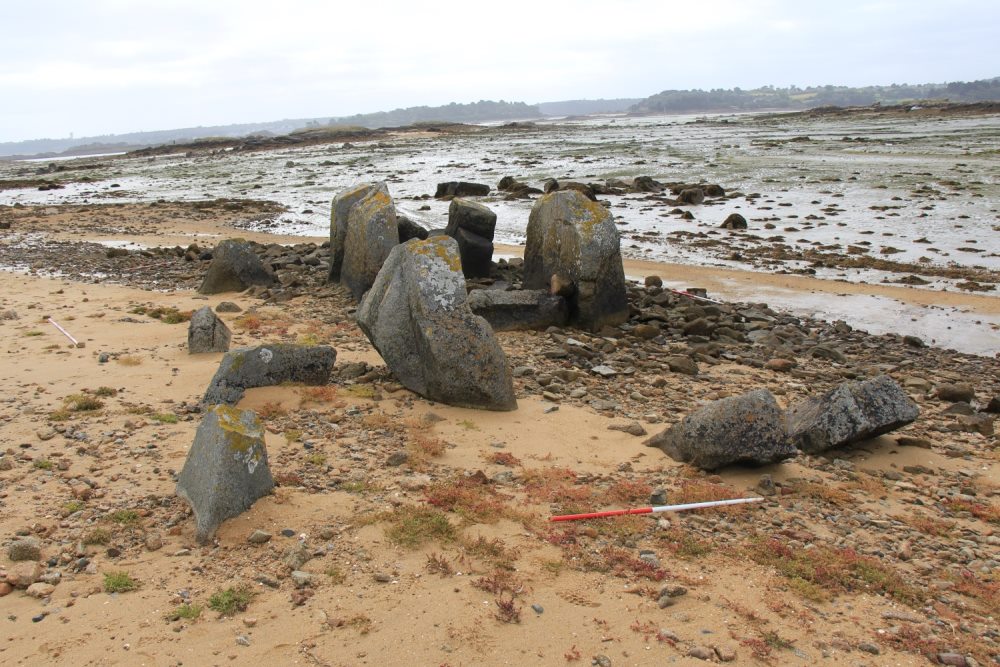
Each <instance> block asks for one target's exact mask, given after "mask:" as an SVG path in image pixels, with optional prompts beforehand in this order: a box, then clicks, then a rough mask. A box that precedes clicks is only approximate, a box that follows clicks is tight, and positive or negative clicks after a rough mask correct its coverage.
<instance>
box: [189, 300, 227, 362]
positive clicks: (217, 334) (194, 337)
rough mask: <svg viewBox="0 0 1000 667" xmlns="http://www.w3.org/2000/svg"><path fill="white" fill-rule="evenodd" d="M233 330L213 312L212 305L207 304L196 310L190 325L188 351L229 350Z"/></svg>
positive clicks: (191, 352) (190, 352)
mask: <svg viewBox="0 0 1000 667" xmlns="http://www.w3.org/2000/svg"><path fill="white" fill-rule="evenodd" d="M231 339H232V332H230V331H229V327H227V326H226V323H225V322H223V321H222V320H221V319H220V318H219V316H218V315H216V314H215V313H213V312H212V308H211V306H205V307H203V308H199V309H198V310H196V311H195V313H194V315H192V316H191V323H190V324H189V325H188V353H189V354H201V353H203V352H228V351H229V342H230V340H231Z"/></svg>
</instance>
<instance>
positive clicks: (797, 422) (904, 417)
mask: <svg viewBox="0 0 1000 667" xmlns="http://www.w3.org/2000/svg"><path fill="white" fill-rule="evenodd" d="M919 415H920V409H919V408H918V407H917V404H916V403H914V402H913V401H912V400H910V397H909V396H908V395H907V394H906V392H905V391H904V390H903V388H902V387H900V386H899V385H898V384H896V381H895V380H893V379H892V378H890V377H889V376H888V375H880V376H878V377H876V378H874V379H872V380H866V381H863V382H856V381H854V382H845V383H843V384H841V385H839V386H838V387H836V388H834V389H832V390H831V391H828V392H826V393H825V394H822V395H820V396H812V397H810V398H807V399H805V400H804V401H801V402H800V403H797V404H795V405H793V406H791V407H790V408H789V409H788V411H787V413H786V414H785V422H786V425H787V428H788V434H789V437H790V438H791V439H792V442H793V443H794V445H795V446H796V447H798V448H799V449H801V450H802V451H803V452H807V453H810V454H812V453H815V452H822V451H824V450H827V449H831V448H834V447H843V446H845V445H850V444H852V443H855V442H858V441H860V440H865V439H867V438H874V437H875V436H878V435H882V434H884V433H889V432H890V431H894V430H896V429H897V428H900V427H901V426H906V425H907V424H909V423H911V422H913V421H914V420H915V419H916V418H917V417H918V416H919Z"/></svg>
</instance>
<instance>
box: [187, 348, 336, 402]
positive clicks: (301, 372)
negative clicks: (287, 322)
mask: <svg viewBox="0 0 1000 667" xmlns="http://www.w3.org/2000/svg"><path fill="white" fill-rule="evenodd" d="M336 360H337V351H336V350H334V349H333V348H332V347H329V346H327V345H291V344H288V343H280V344H277V345H261V346H260V347H252V348H246V347H245V348H239V349H236V350H231V351H229V352H227V353H226V356H224V357H222V362H221V363H220V364H219V369H218V370H217V371H215V376H214V377H212V381H211V382H210V383H209V385H208V389H207V390H206V391H205V397H204V398H203V399H202V402H203V403H204V404H205V405H216V404H219V403H224V404H227V405H235V404H236V403H238V402H239V400H240V399H241V398H243V392H244V391H246V390H247V389H251V388H253V387H270V386H273V385H276V384H281V383H282V382H302V383H304V384H312V385H320V384H326V383H327V382H328V381H329V380H330V373H331V372H332V371H333V364H334V362H335V361H336Z"/></svg>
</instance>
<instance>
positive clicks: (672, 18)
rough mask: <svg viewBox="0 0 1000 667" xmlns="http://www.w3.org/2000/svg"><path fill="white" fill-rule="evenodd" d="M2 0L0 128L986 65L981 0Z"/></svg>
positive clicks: (201, 118) (848, 81)
mask: <svg viewBox="0 0 1000 667" xmlns="http://www.w3.org/2000/svg"><path fill="white" fill-rule="evenodd" d="M10 5H13V6H10ZM0 14H2V15H3V20H2V22H0V24H2V25H3V26H4V28H5V29H4V30H3V32H4V37H3V39H0V96H2V99H3V104H2V105H0V141H11V140H21V139H31V138H40V137H62V136H67V135H68V134H69V133H70V132H73V133H75V134H76V136H86V135H98V134H106V133H120V132H129V131H138V130H154V129H167V128H175V127H186V126H194V125H217V124H229V123H236V122H254V121H267V120H277V119H281V118H303V117H330V116H341V115H348V114H353V113H366V112H371V111H380V110H387V109H392V108H397V107H407V106H414V105H421V104H427V105H437V104H446V103H448V102H453V101H454V102H469V101H475V100H479V99H494V100H496V99H506V100H517V101H525V102H529V103H532V102H539V101H551V100H560V99H572V98H587V97H589V98H594V97H606V98H607V97H645V96H647V95H650V94H653V93H656V92H659V91H661V90H664V89H668V88H677V89H683V88H704V89H709V88H730V87H733V86H740V87H743V88H752V87H756V86H760V85H767V84H773V85H778V86H783V85H788V84H797V85H801V86H805V85H811V84H827V83H833V84H844V85H870V84H889V83H924V82H938V81H953V80H972V79H979V78H986V77H991V76H996V75H998V74H1000V49H997V47H996V46H995V41H996V35H997V34H1000V3H996V2H995V0H953V1H951V2H947V3H945V2H919V1H910V2H904V1H894V0H886V1H868V2H863V1H856V0H845V1H842V2H839V3H826V2H823V3H814V2H800V1H799V2H793V1H789V0H755V1H750V0H747V1H736V0H721V1H714V2H702V3H689V2H684V3H681V2H674V1H664V0H659V1H657V0H619V1H618V2H606V1H605V2H596V1H591V0H577V1H573V2H569V1H565V0H549V2H544V3H540V2H524V1H522V0H508V1H507V2H505V3H482V2H471V1H469V0H466V1H465V2H455V1H451V0H446V1H443V2H435V3H432V4H430V3H427V4H424V3H421V4H419V5H418V4H416V3H412V2H396V1H389V0H372V1H370V2H367V3H329V2H318V1H316V2H314V1H307V0H286V2H284V3H274V2H267V3H265V2H260V1H258V0H239V1H236V0H208V1H206V0H200V1H197V2H196V1H193V0H170V1H164V0H147V1H145V2H143V1H141V0H135V1H130V0H90V1H88V2H85V3H82V2H78V1H76V0H35V2H33V3H8V6H6V7H4V8H3V9H2V10H0Z"/></svg>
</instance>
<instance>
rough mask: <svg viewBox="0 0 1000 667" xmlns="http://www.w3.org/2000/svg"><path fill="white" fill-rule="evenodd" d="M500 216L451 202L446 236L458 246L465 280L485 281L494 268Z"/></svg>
mask: <svg viewBox="0 0 1000 667" xmlns="http://www.w3.org/2000/svg"><path fill="white" fill-rule="evenodd" d="M496 226H497V214H496V213H494V212H493V211H491V210H490V209H488V208H486V207H485V206H483V205H482V204H477V203H476V202H471V201H468V200H465V199H458V198H456V199H452V200H451V204H450V205H449V206H448V226H447V227H445V230H444V233H445V234H447V235H448V236H450V237H452V238H453V239H455V241H457V242H458V254H459V256H460V257H461V259H462V273H463V274H464V275H465V277H466V278H486V277H488V276H489V275H490V268H491V267H492V264H493V234H494V232H495V231H496Z"/></svg>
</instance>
